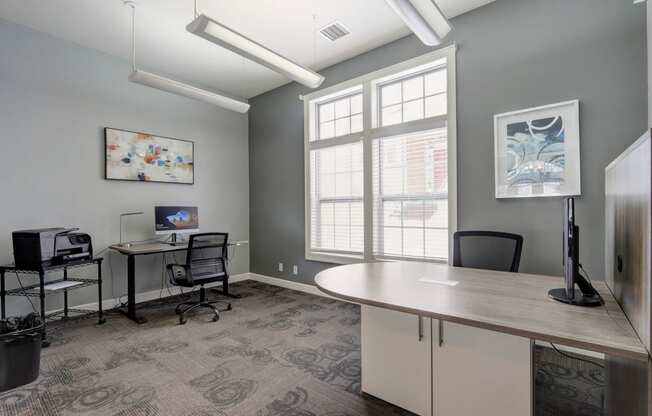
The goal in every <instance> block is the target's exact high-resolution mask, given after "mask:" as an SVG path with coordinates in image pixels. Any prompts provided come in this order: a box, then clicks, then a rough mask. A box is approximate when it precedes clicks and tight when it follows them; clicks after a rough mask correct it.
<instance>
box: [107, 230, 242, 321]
mask: <svg viewBox="0 0 652 416" xmlns="http://www.w3.org/2000/svg"><path fill="white" fill-rule="evenodd" d="M237 245H239V244H238V243H229V244H228V246H237ZM109 248H110V249H112V250H114V251H116V252H118V253H120V254H122V255H124V256H127V308H126V310H125V309H123V308H120V309H119V310H120V312H122V313H124V314H125V315H126V316H127V317H128V318H129V319H131V320H132V321H134V322H136V323H139V324H143V323H145V322H147V318H145V317H144V316H142V315H139V314H138V313H137V312H136V257H137V256H147V255H151V254H165V253H173V252H178V251H187V250H188V245H187V244H185V243H176V244H174V245H172V244H170V243H164V242H153V243H135V244H114V245H112V246H110V247H109ZM213 291H215V292H217V293H220V294H222V295H224V296H228V297H235V298H237V297H238V296H237V295H233V294H231V293H229V282H228V278H227V279H225V280H224V282H223V283H222V290H221V291H219V290H217V289H213Z"/></svg>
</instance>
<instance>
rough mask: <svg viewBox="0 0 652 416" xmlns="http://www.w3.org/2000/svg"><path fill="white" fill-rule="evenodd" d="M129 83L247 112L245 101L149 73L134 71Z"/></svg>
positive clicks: (247, 106) (247, 107)
mask: <svg viewBox="0 0 652 416" xmlns="http://www.w3.org/2000/svg"><path fill="white" fill-rule="evenodd" d="M129 81H131V82H135V83H138V84H142V85H146V86H148V87H152V88H156V89H159V90H163V91H167V92H171V93H172V94H177V95H183V96H184V97H188V98H193V99H195V100H199V101H204V102H206V103H209V104H213V105H217V106H219V107H223V108H226V109H227V110H231V111H236V112H238V113H246V112H247V111H249V103H247V102H245V101H240V100H238V99H235V98H231V97H227V96H226V95H221V94H217V93H214V92H211V91H206V90H203V89H200V88H197V87H193V86H192V85H188V84H184V83H181V82H179V81H175V80H173V79H169V78H164V77H162V76H160V75H156V74H152V73H151V72H145V71H141V70H135V71H134V72H132V73H131V75H129Z"/></svg>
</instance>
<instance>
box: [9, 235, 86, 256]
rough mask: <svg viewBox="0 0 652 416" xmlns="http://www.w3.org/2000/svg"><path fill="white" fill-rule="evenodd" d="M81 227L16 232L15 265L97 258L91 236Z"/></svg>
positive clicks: (14, 238)
mask: <svg viewBox="0 0 652 416" xmlns="http://www.w3.org/2000/svg"><path fill="white" fill-rule="evenodd" d="M78 230H79V229H78V228H41V229H36V230H22V231H14V232H13V233H12V239H13V243H14V262H15V263H16V264H17V265H36V264H43V263H48V264H64V263H67V262H71V261H77V260H86V259H90V258H93V244H92V242H91V236H90V235H88V234H85V233H78V232H76V231H78Z"/></svg>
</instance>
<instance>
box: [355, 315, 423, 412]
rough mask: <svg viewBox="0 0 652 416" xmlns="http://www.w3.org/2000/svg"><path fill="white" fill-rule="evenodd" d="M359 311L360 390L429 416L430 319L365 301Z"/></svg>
mask: <svg viewBox="0 0 652 416" xmlns="http://www.w3.org/2000/svg"><path fill="white" fill-rule="evenodd" d="M361 313H362V316H361V332H362V333H361V335H362V337H361V343H362V391H364V392H365V393H367V394H370V395H372V396H375V397H378V398H380V399H383V400H385V401H387V402H389V403H392V404H395V405H397V406H400V407H402V408H404V409H407V410H409V411H411V412H413V413H416V414H418V415H421V416H430V415H431V414H432V412H431V400H432V384H431V370H432V360H431V356H430V354H431V351H432V336H431V333H430V331H431V323H430V319H429V318H420V317H418V316H416V315H411V314H407V313H402V312H396V311H391V310H388V309H382V308H376V307H373V306H366V305H363V306H362V311H361Z"/></svg>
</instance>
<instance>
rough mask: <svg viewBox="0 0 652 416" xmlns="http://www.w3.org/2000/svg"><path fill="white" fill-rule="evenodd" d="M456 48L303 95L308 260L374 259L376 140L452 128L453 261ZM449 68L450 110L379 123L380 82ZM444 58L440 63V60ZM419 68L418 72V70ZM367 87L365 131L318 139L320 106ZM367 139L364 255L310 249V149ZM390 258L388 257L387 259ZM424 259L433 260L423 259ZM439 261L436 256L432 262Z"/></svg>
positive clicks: (450, 211) (450, 230)
mask: <svg viewBox="0 0 652 416" xmlns="http://www.w3.org/2000/svg"><path fill="white" fill-rule="evenodd" d="M455 55H456V46H455V45H451V46H448V47H445V48H441V49H438V50H436V51H433V52H430V53H428V54H425V55H421V56H418V57H416V58H413V59H410V60H408V61H404V62H401V63H398V64H396V65H392V66H390V67H387V68H383V69H380V70H378V71H374V72H372V73H369V74H366V75H363V76H360V77H357V78H354V79H351V80H348V81H345V82H342V83H340V84H337V85H334V86H331V87H328V88H324V89H322V90H319V91H315V92H313V93H311V94H307V95H304V96H303V103H304V194H305V200H304V203H305V209H304V213H305V219H304V220H305V256H306V259H307V260H314V261H321V262H327V263H335V264H348V263H356V262H360V261H363V260H364V261H372V260H374V255H373V215H374V214H373V165H372V164H373V160H372V141H373V140H374V139H376V138H380V137H387V136H395V135H400V134H409V133H414V132H418V131H424V130H432V129H437V128H441V127H444V126H446V128H447V135H448V139H447V159H448V160H447V162H448V235H449V244H448V249H449V256H448V258H449V262H450V261H452V259H453V253H452V249H453V248H452V246H453V245H452V244H451V243H450V241H451V240H452V235H453V233H454V232H455V231H456V230H457V114H456V102H457V99H456V67H455V63H456V62H455V61H456V57H455ZM444 60H445V65H446V69H447V114H446V115H442V116H436V117H432V118H427V119H421V120H415V121H410V122H407V123H402V124H396V125H391V126H386V127H375V126H376V125H377V124H376V123H377V121H378V119H377V117H378V114H377V111H376V110H377V106H378V104H377V102H376V101H375V100H377V99H378V97H377V91H378V88H377V85H378V84H379V83H382V82H388V81H389V80H390V79H398V78H401V77H405V75H406V74H407V73H410V72H412V71H414V72H413V73H415V74H416V73H418V72H423V71H425V70H433V69H436V68H437V65H439V66H441V65H442V63H444ZM438 61H439V62H438ZM417 71H418V72H417ZM356 91H362V93H363V103H362V107H363V113H362V114H363V130H362V132H360V133H355V134H349V135H346V136H340V137H335V138H330V139H324V140H317V131H316V128H317V125H316V124H315V120H316V117H315V116H316V114H315V112H316V111H317V110H318V105H319V104H320V103H324V102H327V101H329V100H332V99H334V98H336V97H339V96H346V95H351V94H353V93H355V92H356ZM358 141H362V142H363V181H364V184H363V201H364V204H363V206H364V253H363V254H362V255H361V254H358V253H349V252H341V251H330V250H313V249H311V236H312V234H311V188H310V151H311V150H315V149H320V148H325V147H330V146H334V145H344V144H350V143H355V142H358ZM383 258H385V257H383ZM419 260H420V261H429V260H424V259H419ZM431 261H436V260H431Z"/></svg>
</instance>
